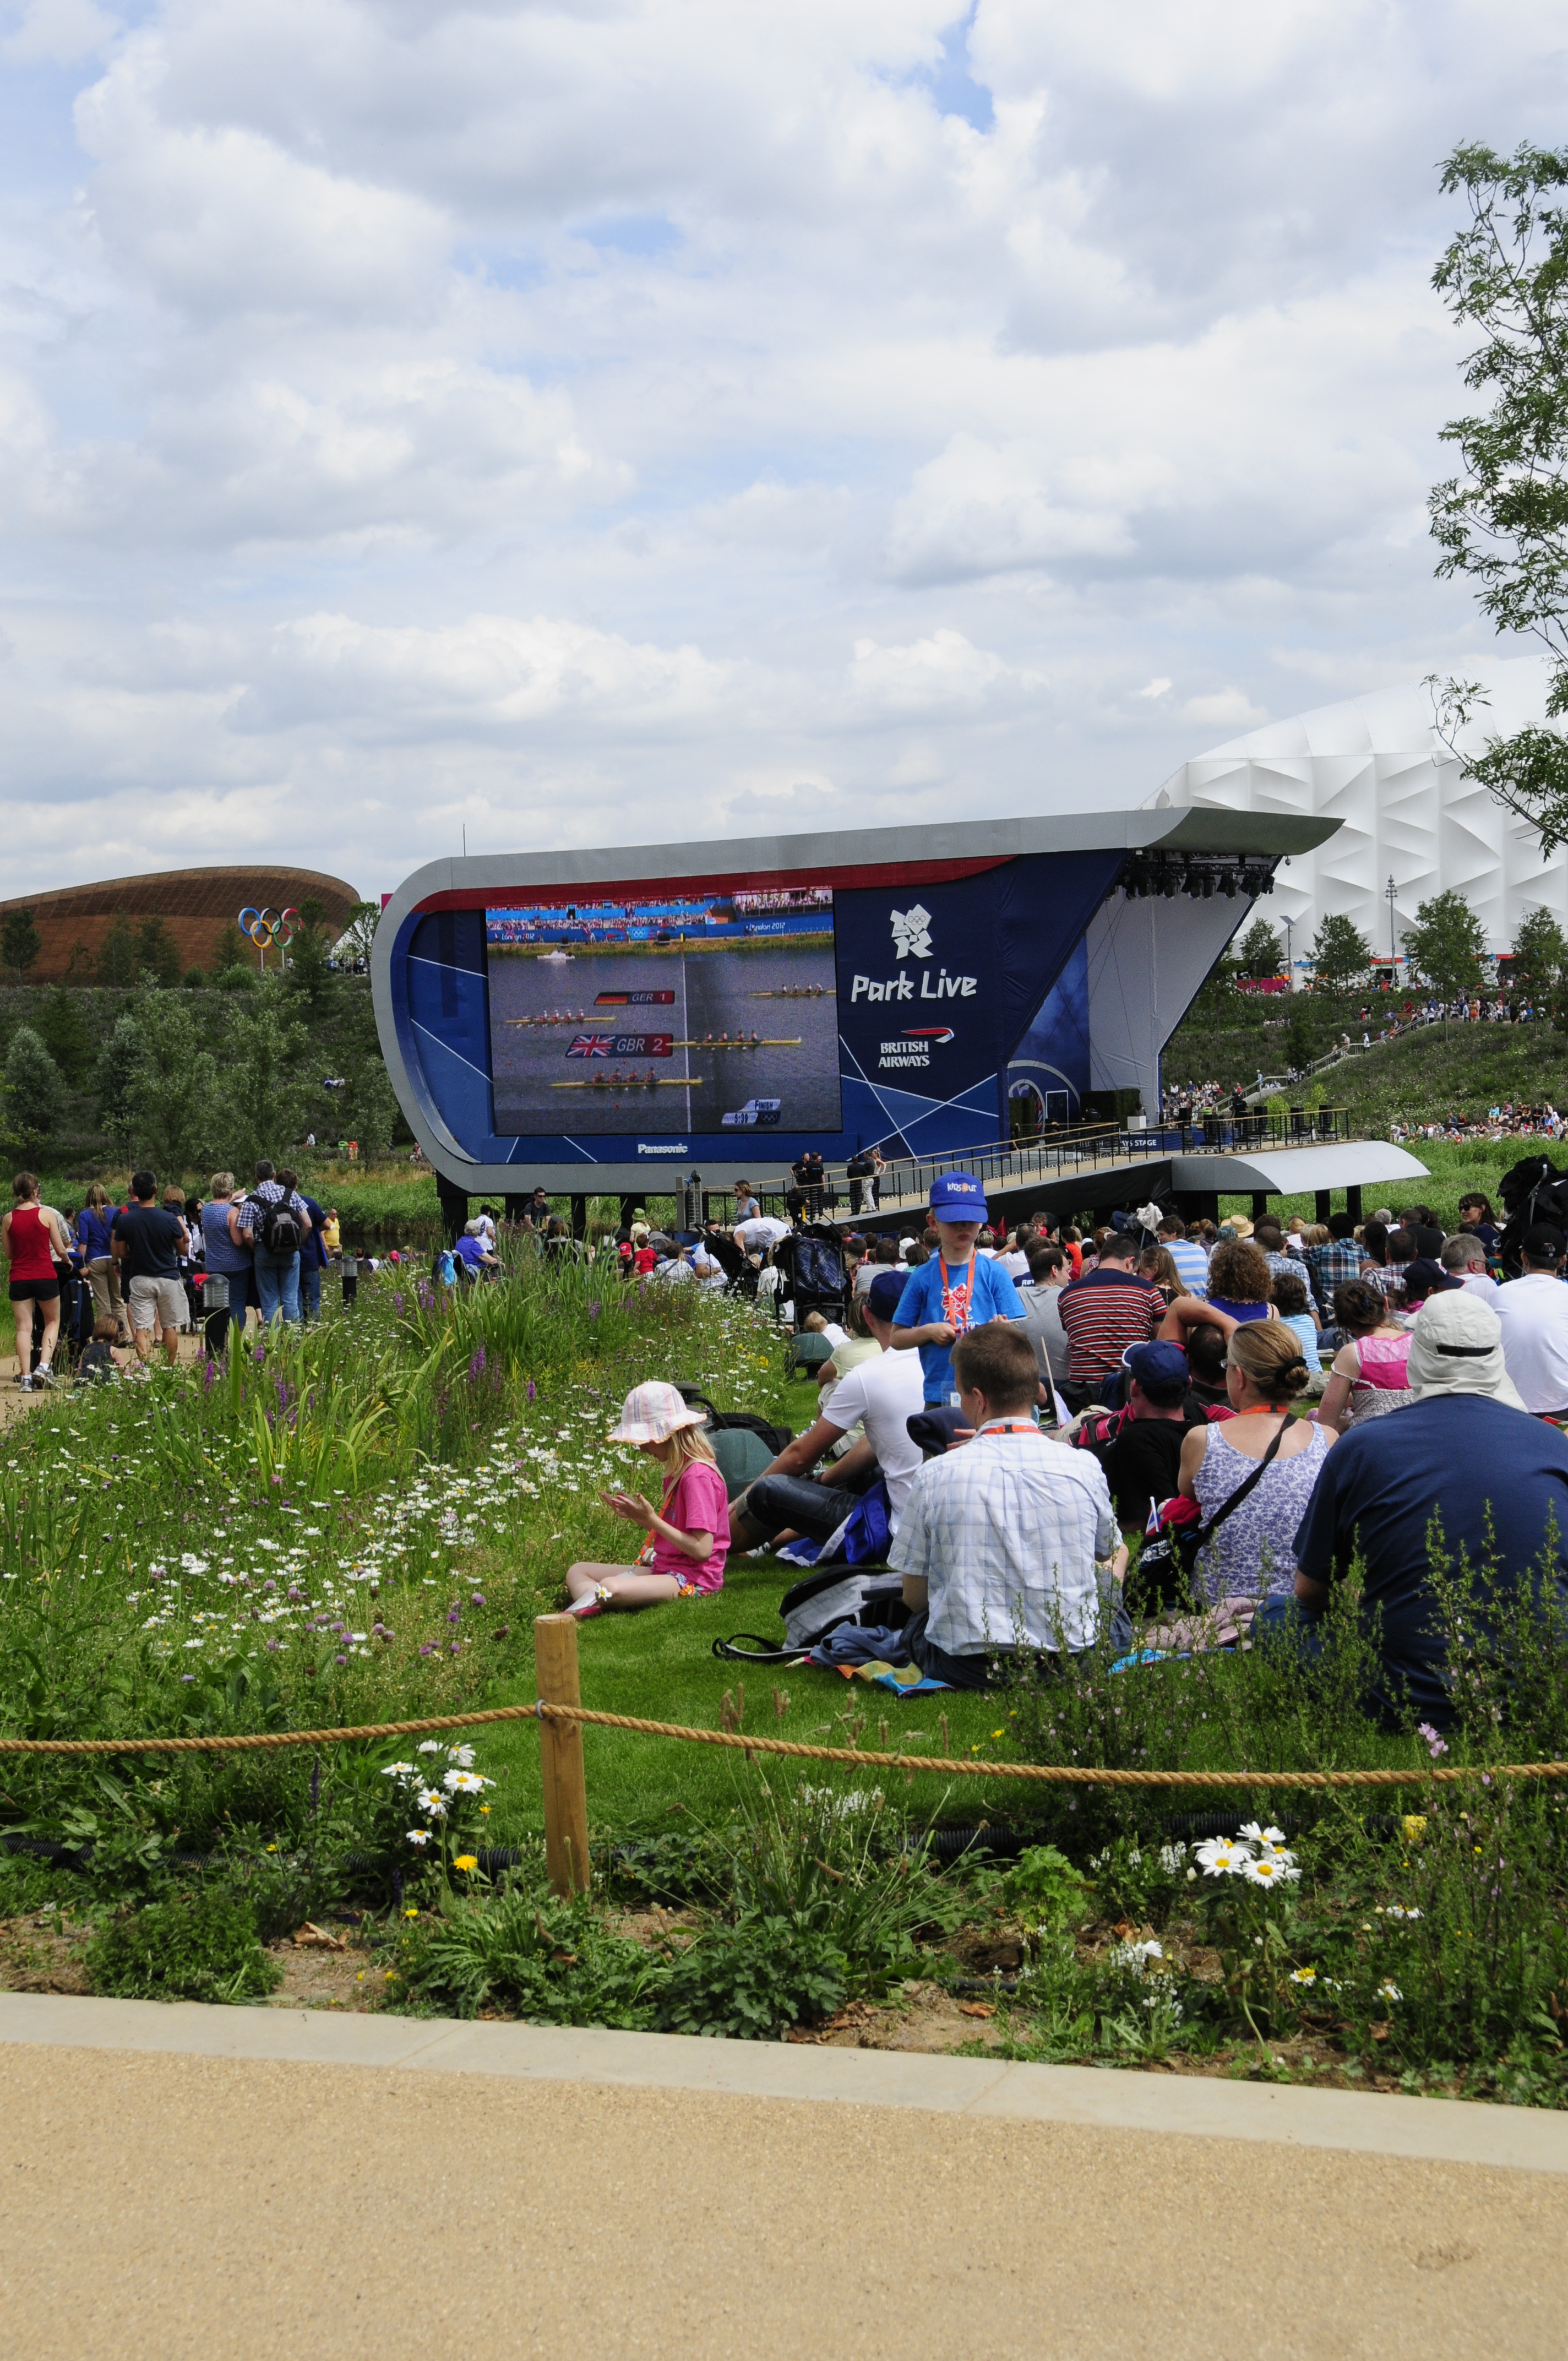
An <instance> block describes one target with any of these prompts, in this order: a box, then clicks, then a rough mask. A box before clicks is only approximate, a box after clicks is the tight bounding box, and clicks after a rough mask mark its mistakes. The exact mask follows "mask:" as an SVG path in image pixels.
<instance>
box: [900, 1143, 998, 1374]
mask: <svg viewBox="0 0 1568 2361" xmlns="http://www.w3.org/2000/svg"><path fill="white" fill-rule="evenodd" d="M930 1202H931V1219H932V1221H933V1222H934V1223H935V1224H936V1227H937V1236H938V1241H939V1247H938V1252H937V1253H936V1254H934V1255H933V1256H932V1257H931V1259H930V1261H929V1262H927V1263H923V1264H922V1265H921V1266H920V1268H919V1269H918V1270H915V1271H911V1273H910V1275H909V1284H908V1286H907V1287H906V1288H905V1290H904V1294H903V1297H902V1298H901V1300H900V1302H899V1306H898V1310H897V1311H896V1312H894V1315H893V1344H894V1349H895V1350H906V1349H907V1348H908V1347H909V1346H911V1345H914V1346H916V1347H917V1348H918V1350H919V1354H920V1366H921V1367H922V1369H923V1370H924V1372H925V1378H926V1403H927V1408H928V1409H929V1408H930V1407H932V1406H933V1405H934V1404H937V1403H945V1402H956V1401H957V1400H958V1398H959V1397H958V1385H957V1380H956V1379H955V1378H954V1376H953V1357H952V1347H953V1345H955V1344H956V1343H957V1341H958V1339H959V1337H960V1336H963V1335H966V1334H968V1333H969V1331H970V1329H971V1328H983V1327H984V1325H985V1323H987V1321H989V1320H1022V1319H1023V1317H1024V1304H1023V1300H1022V1298H1021V1297H1020V1295H1019V1293H1018V1290H1017V1289H1016V1288H1015V1287H1014V1284H1013V1281H1012V1279H1010V1278H1009V1277H1008V1275H1007V1273H1006V1272H1005V1271H1004V1270H1003V1268H1002V1266H1001V1264H1000V1263H999V1262H995V1261H992V1260H991V1259H990V1258H989V1257H981V1256H979V1255H977V1254H976V1253H975V1250H974V1242H975V1240H976V1238H977V1237H978V1236H979V1235H980V1233H981V1229H982V1228H983V1227H984V1224H985V1191H984V1190H983V1189H982V1188H981V1184H980V1182H979V1181H978V1180H976V1179H975V1177H974V1174H973V1173H972V1172H944V1173H943V1174H942V1175H941V1176H940V1178H939V1179H938V1180H933V1181H932V1183H931V1198H930Z"/></svg>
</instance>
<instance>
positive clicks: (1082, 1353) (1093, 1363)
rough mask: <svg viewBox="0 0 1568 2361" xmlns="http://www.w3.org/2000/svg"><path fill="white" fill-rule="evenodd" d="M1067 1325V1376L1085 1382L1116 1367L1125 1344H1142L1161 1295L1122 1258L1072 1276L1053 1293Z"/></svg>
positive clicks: (1159, 1314) (1160, 1312)
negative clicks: (1084, 1274) (1081, 1275)
mask: <svg viewBox="0 0 1568 2361" xmlns="http://www.w3.org/2000/svg"><path fill="white" fill-rule="evenodd" d="M1058 1303H1059V1306H1060V1310H1061V1324H1062V1326H1063V1327H1064V1328H1065V1329H1066V1331H1067V1344H1068V1376H1069V1379H1070V1380H1071V1382H1072V1383H1073V1384H1074V1385H1090V1384H1092V1383H1093V1382H1094V1380H1095V1379H1096V1378H1106V1377H1110V1376H1111V1375H1112V1374H1113V1371H1115V1370H1118V1369H1120V1367H1121V1366H1122V1356H1123V1354H1124V1352H1125V1351H1126V1349H1127V1346H1128V1345H1144V1344H1146V1343H1147V1342H1148V1339H1149V1338H1150V1337H1151V1336H1152V1335H1153V1334H1154V1332H1155V1330H1156V1329H1157V1327H1158V1326H1159V1323H1160V1322H1161V1321H1162V1320H1163V1319H1164V1317H1165V1298H1164V1297H1163V1296H1162V1295H1161V1294H1160V1292H1159V1290H1158V1289H1157V1288H1155V1287H1149V1286H1147V1285H1146V1283H1145V1281H1144V1280H1143V1279H1137V1278H1135V1276H1134V1274H1133V1273H1132V1272H1131V1271H1130V1270H1128V1269H1127V1268H1125V1267H1124V1265H1122V1264H1113V1265H1109V1266H1107V1268H1104V1269H1102V1270H1091V1272H1090V1274H1089V1276H1088V1278H1087V1279H1074V1280H1073V1282H1072V1285H1071V1286H1070V1287H1064V1288H1063V1289H1062V1290H1061V1293H1060V1296H1059V1297H1058Z"/></svg>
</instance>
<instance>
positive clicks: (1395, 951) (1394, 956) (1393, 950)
mask: <svg viewBox="0 0 1568 2361" xmlns="http://www.w3.org/2000/svg"><path fill="white" fill-rule="evenodd" d="M1395 890H1396V889H1395V885H1394V877H1393V873H1392V871H1390V873H1389V876H1388V883H1387V885H1385V887H1384V888H1383V893H1384V897H1385V899H1386V900H1387V905H1388V958H1389V961H1390V962H1391V963H1392V964H1393V965H1394V966H1395V967H1398V964H1399V947H1398V943H1397V942H1396V941H1395V939H1394V895H1395ZM1388 981H1389V982H1390V983H1393V982H1394V978H1393V977H1392V976H1390V977H1389V979H1388Z"/></svg>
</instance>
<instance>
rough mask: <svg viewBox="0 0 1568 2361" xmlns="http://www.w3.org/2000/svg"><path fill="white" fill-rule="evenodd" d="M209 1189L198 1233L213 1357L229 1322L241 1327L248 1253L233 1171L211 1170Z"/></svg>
mask: <svg viewBox="0 0 1568 2361" xmlns="http://www.w3.org/2000/svg"><path fill="white" fill-rule="evenodd" d="M211 1188H212V1193H211V1195H210V1196H209V1197H208V1200H207V1202H206V1203H205V1204H204V1205H203V1208H202V1237H203V1243H204V1244H205V1246H206V1250H207V1276H206V1279H205V1280H204V1282H203V1288H202V1302H203V1310H204V1311H205V1312H206V1315H207V1316H206V1323H205V1330H204V1334H205V1338H206V1346H207V1353H208V1357H209V1358H210V1359H214V1360H215V1359H216V1357H217V1356H218V1355H219V1354H220V1353H221V1352H222V1351H223V1349H224V1346H225V1343H226V1342H227V1339H228V1333H229V1328H230V1325H231V1324H232V1325H233V1326H235V1327H236V1328H238V1329H239V1331H240V1332H241V1334H244V1331H245V1315H246V1312H247V1310H248V1308H249V1303H250V1256H249V1254H248V1252H247V1249H246V1247H245V1246H244V1245H243V1243H242V1238H243V1235H244V1234H243V1232H242V1231H241V1230H240V1227H239V1222H238V1213H239V1208H238V1207H237V1205H236V1203H235V1202H234V1174H233V1173H232V1172H214V1175H213V1178H212V1183H211Z"/></svg>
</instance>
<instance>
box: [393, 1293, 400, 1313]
mask: <svg viewBox="0 0 1568 2361" xmlns="http://www.w3.org/2000/svg"><path fill="white" fill-rule="evenodd" d="M402 1308H403V1299H402V1297H401V1296H400V1295H394V1296H393V1298H392V1309H393V1311H394V1312H400V1311H401V1310H402Z"/></svg>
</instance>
